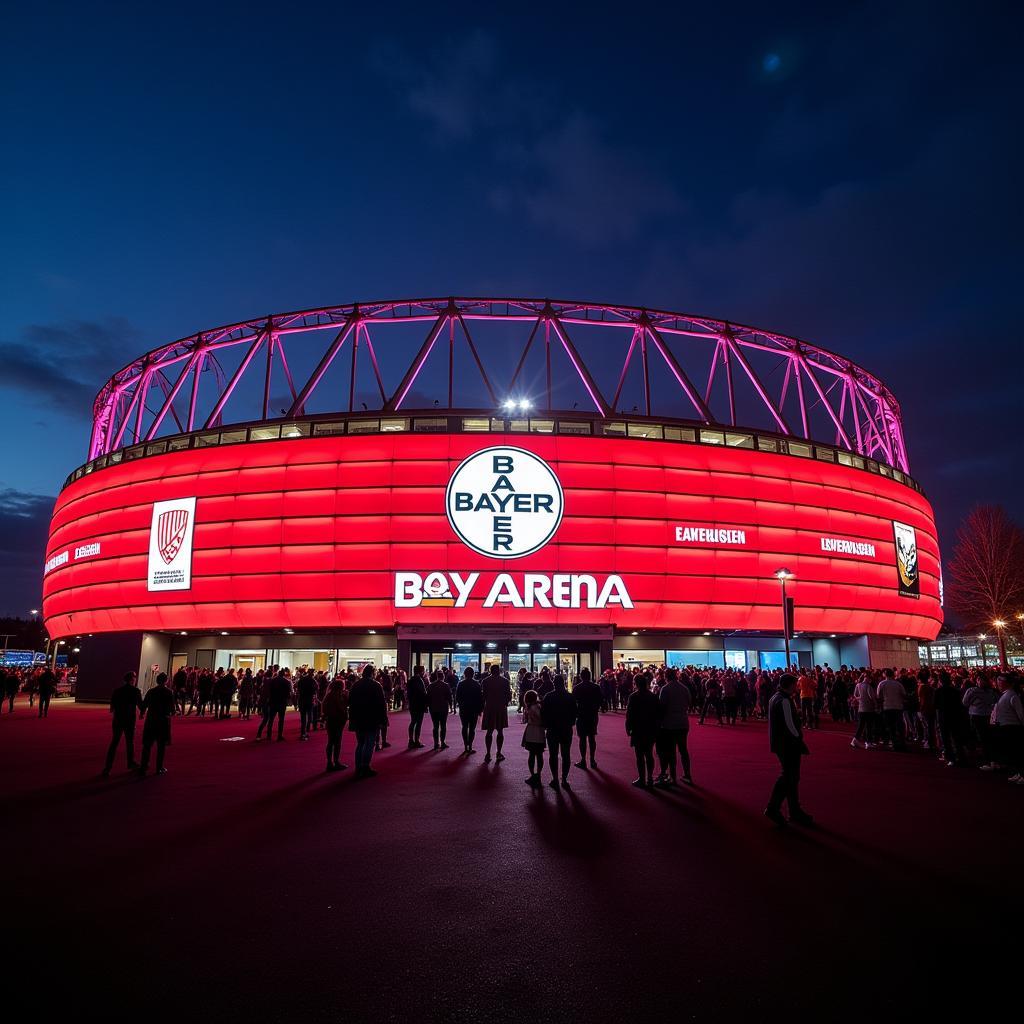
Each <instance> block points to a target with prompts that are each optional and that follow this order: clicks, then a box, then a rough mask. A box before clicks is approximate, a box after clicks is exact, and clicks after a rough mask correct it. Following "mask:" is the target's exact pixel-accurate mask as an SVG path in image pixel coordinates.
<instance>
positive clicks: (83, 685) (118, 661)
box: [75, 633, 143, 703]
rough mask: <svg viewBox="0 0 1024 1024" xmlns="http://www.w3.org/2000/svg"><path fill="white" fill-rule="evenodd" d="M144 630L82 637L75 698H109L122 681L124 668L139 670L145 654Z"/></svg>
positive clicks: (95, 699) (83, 699)
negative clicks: (143, 652) (142, 631)
mask: <svg viewBox="0 0 1024 1024" xmlns="http://www.w3.org/2000/svg"><path fill="white" fill-rule="evenodd" d="M142 638H143V634H142V633H96V634H95V635H93V636H91V637H88V639H86V638H84V637H83V640H82V644H81V653H80V654H79V656H78V682H77V683H76V684H75V700H76V701H82V702H83V703H89V702H91V701H103V702H104V703H106V702H107V701H109V700H110V694H111V693H112V692H113V691H114V689H115V688H116V687H118V686H120V685H121V682H122V679H123V678H124V674H125V672H128V671H138V669H139V665H140V662H141V656H142V647H143V643H142Z"/></svg>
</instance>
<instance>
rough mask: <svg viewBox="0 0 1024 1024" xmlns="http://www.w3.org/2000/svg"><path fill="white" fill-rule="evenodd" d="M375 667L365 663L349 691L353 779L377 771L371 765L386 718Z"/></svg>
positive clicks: (367, 777)
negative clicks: (352, 733)
mask: <svg viewBox="0 0 1024 1024" xmlns="http://www.w3.org/2000/svg"><path fill="white" fill-rule="evenodd" d="M375 673H376V669H375V668H374V667H373V665H366V666H365V667H364V668H363V674H362V675H361V676H360V677H359V679H358V680H356V682H355V683H353V684H352V689H351V690H350V691H349V694H348V727H349V729H351V730H352V732H354V733H355V734H356V778H357V779H369V778H372V777H373V776H374V775H376V774H377V772H376V771H374V769H373V768H371V767H370V761H371V760H372V758H373V751H374V747H375V746H376V744H377V736H378V734H379V733H380V730H381V728H382V727H383V725H384V723H385V722H386V721H387V717H388V702H387V698H386V697H385V696H384V689H383V687H382V686H381V685H380V683H378V682H377V680H376V679H375V678H374V675H375Z"/></svg>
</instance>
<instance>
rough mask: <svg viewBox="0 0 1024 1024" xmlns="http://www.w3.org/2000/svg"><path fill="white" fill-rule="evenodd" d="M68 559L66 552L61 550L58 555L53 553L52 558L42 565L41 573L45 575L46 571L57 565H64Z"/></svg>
mask: <svg viewBox="0 0 1024 1024" xmlns="http://www.w3.org/2000/svg"><path fill="white" fill-rule="evenodd" d="M67 561H68V553H67V552H66V551H62V552H61V553H60V554H59V555H54V556H53V557H52V558H48V559H47V560H46V565H44V566H43V575H44V576H45V575H46V574H47V573H48V572H50V571H52V570H53V569H56V568H57V566H58V565H65V564H67Z"/></svg>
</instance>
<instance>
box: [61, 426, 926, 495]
mask: <svg viewBox="0 0 1024 1024" xmlns="http://www.w3.org/2000/svg"><path fill="white" fill-rule="evenodd" d="M390 433H415V434H422V433H434V434H454V433H464V434H480V433H512V434H516V433H522V434H528V433H532V434H559V435H569V436H584V437H595V436H596V437H619V438H631V439H635V440H638V441H644V440H648V441H672V442H677V443H681V444H705V445H714V446H718V447H726V448H748V449H756V450H757V451H761V452H772V453H775V454H779V455H790V456H795V457H797V458H803V459H814V460H817V461H819V462H829V463H838V464H839V465H842V466H849V467H851V468H853V469H859V470H862V471H864V472H867V473H873V474H875V475H880V476H884V477H887V478H888V479H891V480H895V481H897V482H898V483H901V484H904V485H906V486H907V487H910V488H912V489H913V490H915V491H917V492H918V493H920V494H924V490H923V489H922V487H921V486H920V485H919V484H918V483H917V481H916V480H914V479H913V478H912V477H911V476H910V475H909V474H907V473H904V472H902V471H901V470H899V469H893V468H892V467H890V466H887V465H886V464H885V463H884V462H878V461H877V460H875V459H870V458H866V457H864V456H861V455H856V454H853V453H851V452H848V451H844V450H843V449H841V448H835V447H833V446H830V445H820V444H809V443H807V442H804V441H797V440H794V439H793V438H787V437H784V436H782V435H780V434H771V433H764V432H756V433H755V432H752V431H746V430H738V429H733V428H724V427H706V426H703V425H700V424H695V423H692V422H681V421H668V420H655V419H636V418H629V419H625V418H623V419H618V418H616V419H598V418H593V417H583V416H578V415H577V416H572V417H567V416H564V415H559V416H548V415H534V416H527V415H524V416H506V417H502V416H496V415H494V414H491V413H489V412H488V411H487V410H463V411H461V412H458V413H455V412H446V413H445V414H443V415H442V414H437V415H433V416H430V415H415V416H380V415H377V416H370V415H367V414H365V413H363V414H357V415H352V416H344V417H339V416H331V417H321V418H306V419H301V420H299V419H296V420H290V421H288V422H282V423H265V422H260V423H252V424H240V425H237V426H231V427H225V428H223V429H221V430H199V431H193V432H192V433H184V434H176V435H173V436H170V437H165V438H161V439H159V440H156V441H149V442H147V443H145V444H137V445H131V446H129V447H128V448H122V449H118V450H117V451H115V452H111V453H110V454H109V455H101V456H100V457H99V458H96V459H93V460H91V461H90V462H87V463H85V465H83V466H80V467H79V468H78V469H76V470H75V471H74V472H73V473H71V474H69V475H68V477H67V479H66V480H65V481H64V487H67V486H68V485H69V484H71V483H74V481H76V480H80V479H81V478H82V477H83V476H88V475H89V474H91V473H94V472H97V471H100V470H103V469H107V468H109V467H112V466H118V465H121V464H122V463H124V462H131V461H133V460H135V459H140V458H145V457H147V456H153V455H163V454H166V453H168V452H178V451H186V450H188V449H190V448H211V447H215V446H219V445H229V444H250V443H258V442H261V441H277V440H287V439H291V438H309V437H335V436H341V435H348V436H357V435H365V434H390Z"/></svg>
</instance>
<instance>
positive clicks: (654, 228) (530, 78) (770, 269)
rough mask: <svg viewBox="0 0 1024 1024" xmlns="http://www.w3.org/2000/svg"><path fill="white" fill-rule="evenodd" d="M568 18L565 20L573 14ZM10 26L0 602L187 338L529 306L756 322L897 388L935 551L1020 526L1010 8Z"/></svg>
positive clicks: (1, 82) (269, 12) (1, 46)
mask: <svg viewBox="0 0 1024 1024" xmlns="http://www.w3.org/2000/svg"><path fill="white" fill-rule="evenodd" d="M573 6H574V8H575V5H573ZM663 7H664V5H651V6H650V7H649V8H645V7H644V6H642V5H632V6H629V5H625V6H624V5H622V4H617V5H614V6H613V7H609V8H606V9H605V8H598V7H593V8H591V9H590V10H589V13H588V14H587V16H586V18H581V17H580V15H579V13H578V12H577V11H576V10H575V9H572V10H570V9H569V8H568V7H567V8H566V9H565V13H560V12H559V10H558V9H557V8H556V7H554V6H551V5H548V6H543V7H539V8H537V9H531V8H529V7H526V6H523V5H514V6H511V7H509V8H508V9H507V11H508V12H507V13H501V14H492V13H489V12H486V11H484V10H483V9H482V8H480V6H479V5H475V4H474V5H466V6H465V7H464V8H460V7H459V6H457V5H451V4H449V5H445V6H443V7H438V6H436V5H415V6H411V7H408V8H405V7H403V6H402V5H398V4H392V5H386V6H365V7H360V8H358V9H356V8H350V7H348V6H347V5H324V6H323V7H304V6H303V5H285V6H281V5H273V7H267V8H266V9H264V8H263V6H262V5H260V4H244V5H241V4H240V5H237V6H232V5H227V4H222V5H202V6H195V7H190V5H187V4H185V5H174V6H172V7H161V6H153V5H146V6H139V5H127V4H126V5H104V4H91V5H67V6H64V5H54V4H46V3H42V4H35V5H27V4H22V5H18V8H17V9H13V10H12V11H10V12H8V14H7V15H6V17H5V31H4V38H3V39H2V40H0V57H2V60H0V102H2V103H3V107H4V142H3V146H2V149H0V152H2V159H0V237H2V249H0V260H2V264H0V269H2V273H0V301H2V303H3V313H4V316H3V326H2V328H0V431H2V435H0V436H3V438H4V442H3V449H2V452H3V454H2V457H0V563H2V566H3V569H4V571H3V572H2V573H0V612H3V611H9V612H12V613H18V612H23V611H24V610H26V609H27V608H28V607H31V606H34V605H35V602H36V601H37V600H38V598H37V595H38V590H39V582H38V577H39V573H40V569H41V563H42V560H43V559H42V555H43V543H44V538H45V528H46V523H45V520H46V518H47V517H48V514H49V510H50V507H51V505H52V499H53V496H54V495H55V493H56V490H57V488H58V487H59V485H60V483H61V482H62V481H63V479H64V477H65V475H66V474H67V472H68V471H69V470H70V469H72V468H73V467H74V466H76V465H78V464H80V463H81V462H82V461H84V459H85V456H86V445H87V441H88V412H89V408H90V405H91V399H92V396H93V395H94V394H95V392H96V390H97V389H98V388H99V386H100V385H101V384H102V383H103V381H104V380H105V379H106V378H107V377H108V376H109V375H110V374H111V373H112V372H113V371H114V370H116V369H117V368H119V367H120V366H121V365H122V364H123V363H125V362H126V361H128V360H129V359H130V358H132V357H133V356H135V355H138V354H140V353H142V352H143V351H145V350H146V349H148V348H151V347H154V346H155V345H157V344H159V343H161V342H164V341H168V340H172V339H174V338H177V337H181V336H184V335H187V334H190V333H194V332H195V331H196V330H198V329H200V328H205V327H211V326H214V325H217V324H221V323H225V322H230V321H233V320H237V319H241V318H243V317H248V316H252V315H257V314H262V313H266V312H269V311H283V310H289V309H296V308H302V307H306V306H315V305H322V304H329V303H332V302H339V303H340V302H346V301H350V300H355V299H368V298H380V297H390V296H395V297H398V296H417V295H435V294H437V295H445V294H465V295H474V294H485V293H486V294H508V295H515V294H521V295H538V296H543V295H551V296H559V297H567V298H575V297H587V298H598V299H604V300H608V301H615V302H623V303H632V304H637V305H648V306H652V307H661V308H670V309H679V310H686V311H692V312H700V313H707V314H709V315H718V316H722V317H728V318H731V319H734V320H737V321H740V322H747V323H754V324H759V325H762V326H766V327H773V328H776V329H778V330H781V331H784V332H786V333H790V334H795V335H798V336H801V337H804V338H807V339H808V340H813V341H816V342H818V343H820V344H822V345H824V346H825V347H828V348H832V349H835V350H838V351H840V352H842V353H844V354H845V355H849V356H850V357H851V358H853V359H855V360H856V361H858V362H859V363H861V364H862V365H864V366H865V367H867V368H869V369H871V370H872V371H874V372H876V373H877V374H879V375H880V376H881V377H882V378H883V379H884V380H886V381H887V382H888V383H889V384H890V386H891V387H892V388H893V390H894V391H895V392H896V394H897V396H898V397H899V398H900V400H901V402H902V404H903V408H904V416H905V420H906V431H907V440H908V448H909V453H910V458H911V465H912V469H913V472H914V475H915V476H916V477H917V478H918V479H919V480H920V481H921V482H922V483H923V484H924V486H925V488H926V489H927V491H928V493H929V495H930V497H931V499H932V501H933V503H934V504H935V507H936V512H937V514H938V519H939V524H940V529H941V533H942V537H943V541H944V543H945V547H946V551H947V554H948V550H949V547H950V545H951V541H952V536H953V531H954V529H955V526H956V524H957V522H958V521H959V519H960V517H961V516H962V515H963V513H964V512H965V511H966V509H967V508H968V507H969V505H970V504H971V503H972V502H973V501H975V500H978V499H980V500H984V501H993V502H1001V503H1003V504H1005V505H1006V506H1007V507H1008V508H1009V509H1010V511H1011V514H1013V515H1014V516H1015V517H1016V518H1018V519H1020V518H1022V505H1024V501H1022V489H1024V485H1022V483H1021V480H1022V473H1021V459H1020V456H1019V448H1020V431H1019V429H1018V409H1019V407H1020V400H1019V398H1018V393H1019V388H1020V371H1021V369H1022V367H1024V359H1022V357H1021V355H1020V354H1019V353H1020V344H1019V341H1018V339H1017V336H1016V331H1015V328H1014V324H1015V323H1016V321H1017V312H1018V308H1017V307H1018V306H1019V296H1020V286H1019V284H1018V278H1019V276H1020V274H1021V270H1022V261H1021V258H1020V239H1021V237H1022V227H1024V225H1022V223H1021V222H1022V214H1021V211H1022V209H1024V205H1022V203H1021V201H1020V196H1019V184H1018V180H1019V177H1020V167H1021V158H1022V156H1024V153H1022V150H1024V146H1022V144H1021V132H1020V110H1021V100H1022V95H1021V93H1022V90H1021V85H1020V76H1019V55H1018V52H1017V48H1018V42H1019V39H1020V34H1021V32H1020V30H1021V27H1022V26H1021V22H1020V20H1019V16H1015V15H1014V14H1013V13H1012V10H1011V5H1009V4H971V5H968V4H964V3H960V4H944V3H920V4H898V3H897V4H892V3H856V4H845V5H823V4H815V5H802V4H785V3H776V4H757V5H744V4H738V5H736V4H733V5H708V4H702V5H699V6H697V5H694V6H689V5H685V4H684V5H676V6H675V7H674V8H673V9H672V10H670V11H665V10H664V9H663Z"/></svg>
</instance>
